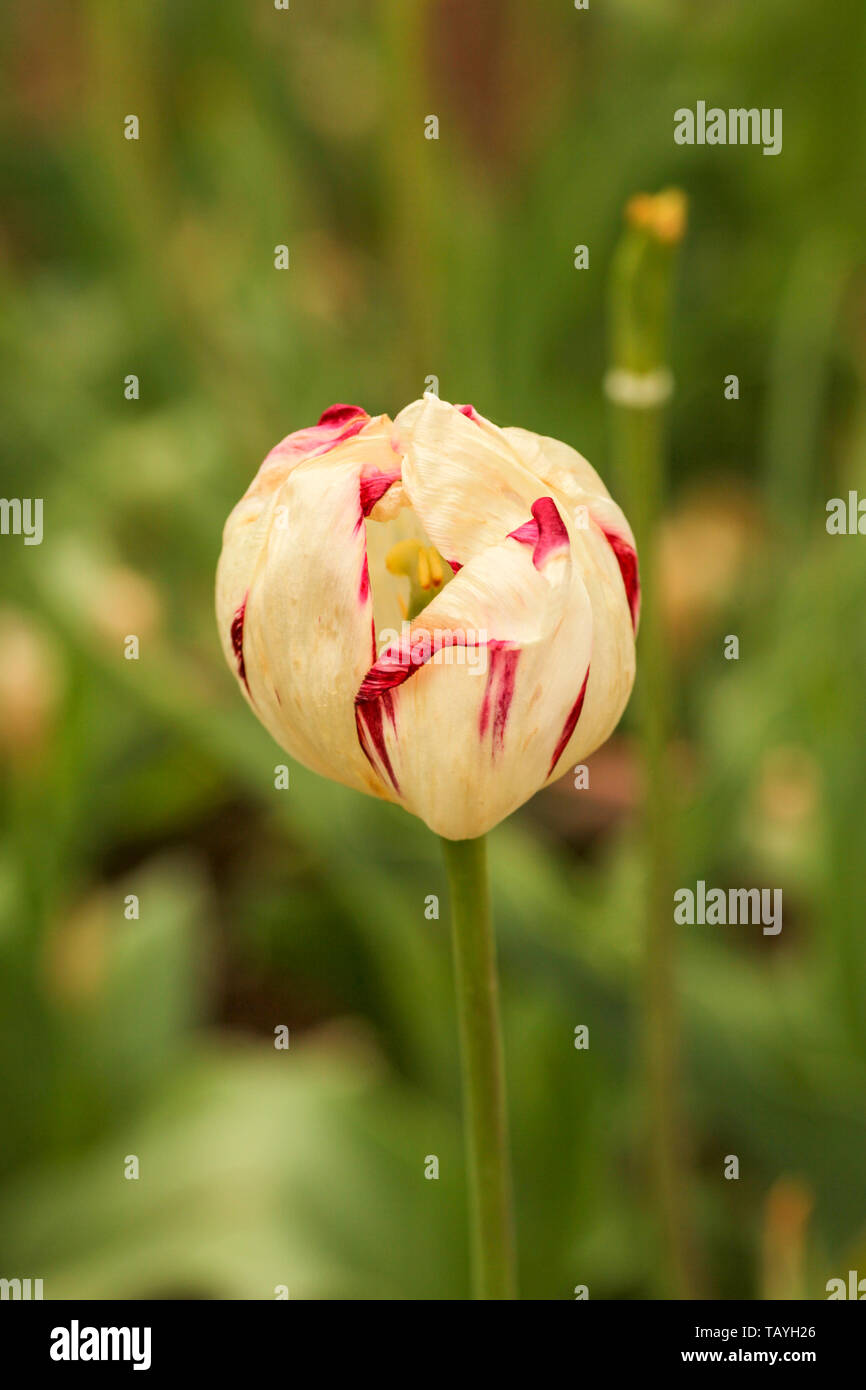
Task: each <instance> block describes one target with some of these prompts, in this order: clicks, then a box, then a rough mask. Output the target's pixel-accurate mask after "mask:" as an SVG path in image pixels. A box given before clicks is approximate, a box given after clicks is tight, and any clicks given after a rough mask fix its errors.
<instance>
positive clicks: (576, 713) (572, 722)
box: [547, 666, 589, 777]
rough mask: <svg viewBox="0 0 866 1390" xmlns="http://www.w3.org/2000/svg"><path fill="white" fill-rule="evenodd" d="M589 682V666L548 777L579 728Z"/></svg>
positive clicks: (551, 761) (561, 735)
mask: <svg viewBox="0 0 866 1390" xmlns="http://www.w3.org/2000/svg"><path fill="white" fill-rule="evenodd" d="M588 680H589V667H588V666H587V668H586V675H585V676H584V678H583V685H582V686H581V687H580V694H579V695H578V697H577V699H576V700H575V702H574V704H573V705H572V707H571V709H570V710H569V714H568V718H567V719H566V721H565V724H564V726H563V729H562V733H561V734H560V736H559V742H558V743H557V745H556V751H555V752H554V754H553V757H552V758H551V760H550V767H549V768H548V769H547V775H548V777H549V776H550V774H551V773H552V772H553V769H554V768H555V767H556V764H557V763H558V762H559V760H560V758H561V757H562V755H563V753H564V752H565V747H566V744H567V743H568V740H569V739H570V738H571V736H572V734H573V733H574V731H575V728H576V727H577V721H578V719H579V718H580V711H581V710H582V709H583V701H584V698H585V696H586V683H587V681H588Z"/></svg>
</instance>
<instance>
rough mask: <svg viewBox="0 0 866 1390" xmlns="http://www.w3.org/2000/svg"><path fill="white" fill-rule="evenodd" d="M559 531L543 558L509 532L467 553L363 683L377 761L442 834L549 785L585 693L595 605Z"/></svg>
mask: <svg viewBox="0 0 866 1390" xmlns="http://www.w3.org/2000/svg"><path fill="white" fill-rule="evenodd" d="M548 500H549V499H548ZM549 506H550V508H551V509H553V503H552V502H550V503H549ZM553 515H554V516H555V515H556V513H555V512H554V513H553ZM524 522H525V518H524ZM561 534H562V542H561V543H559V544H553V545H551V546H549V547H548V548H547V550H546V553H545V554H544V557H543V558H540V556H539V555H538V552H537V550H536V549H535V547H534V546H533V544H532V542H531V540H527V541H523V542H521V541H519V540H516V539H512V538H507V539H503V540H501V541H500V543H499V544H498V545H496V546H494V547H491V548H489V549H488V550H487V551H485V552H484V554H482V555H479V556H478V557H477V558H476V559H474V560H470V561H469V563H468V564H467V565H466V566H465V567H464V568H463V569H462V570H461V571H460V572H459V574H458V575H457V576H456V578H455V579H454V580H453V581H452V582H451V583H450V584H449V585H448V586H447V587H446V588H445V589H444V590H443V591H442V592H441V594H439V595H437V597H436V598H435V599H434V600H433V601H432V602H431V603H430V604H429V605H428V607H427V608H425V609H424V611H423V613H421V614H420V615H419V617H418V618H417V619H416V620H415V622H414V623H413V624H412V640H413V647H412V649H408V650H407V649H403V650H401V651H397V652H395V653H392V654H391V659H389V658H388V657H386V658H384V659H382V660H380V662H379V663H377V667H376V669H375V671H374V672H373V673H372V674H371V677H370V678H369V679H368V681H367V682H366V685H365V688H364V689H362V692H361V701H360V703H359V719H360V726H361V729H362V733H366V734H367V739H366V742H367V746H368V751H369V753H370V757H371V760H372V762H373V763H374V765H376V766H377V767H378V768H379V770H380V773H381V775H382V776H383V778H384V779H385V780H386V781H391V780H392V779H393V785H394V786H395V787H396V788H397V789H398V790H399V796H400V799H401V801H402V802H403V804H404V805H405V806H406V807H407V809H408V810H410V811H412V812H414V814H416V815H418V816H420V817H421V819H422V820H424V821H425V822H426V823H427V825H428V826H430V828H431V829H432V830H434V831H435V832H436V833H438V834H440V835H444V836H446V838H449V839H464V838H470V837H472V836H476V835H480V834H483V833H484V832H485V831H486V830H488V829H490V828H491V827H492V826H493V825H495V824H497V822H498V821H500V820H502V819H503V818H504V817H505V816H507V815H508V814H509V813H510V812H511V811H513V810H514V809H515V808H516V807H517V806H520V805H521V804H522V803H523V802H524V801H526V800H527V799H528V798H529V797H530V796H532V795H533V793H534V792H536V791H537V790H538V789H539V787H541V786H543V785H544V782H545V781H546V780H547V778H548V776H549V773H550V766H551V761H552V758H553V756H554V753H555V750H556V748H557V746H558V744H559V741H560V739H561V736H562V733H563V730H564V729H565V727H566V725H567V721H568V719H569V716H570V713H571V711H572V710H573V709H574V706H575V704H576V702H577V700H578V697H579V695H580V692H581V689H582V687H583V684H584V681H585V679H586V674H587V669H588V668H589V664H590V658H591V654H592V646H593V616H592V610H591V605H590V599H589V595H588V593H587V590H586V588H585V586H584V584H583V581H582V578H581V576H580V574H579V573H576V572H575V570H574V567H573V565H572V560H571V555H570V549H569V544H568V538H567V535H566V533H565V530H564V528H562V532H561ZM535 559H539V560H540V563H539V566H537V565H536V563H535V562H534V561H535ZM431 651H432V652H434V654H433V655H432V656H431V657H430V659H429V660H426V661H425V660H424V658H425V656H428V655H429V654H430V652H431ZM365 694H367V695H377V696H378V698H375V699H369V700H365V698H364V696H365ZM368 715H369V716H370V717H369V718H368ZM579 722H580V721H579V720H578V724H579Z"/></svg>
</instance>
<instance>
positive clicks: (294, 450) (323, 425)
mask: <svg viewBox="0 0 866 1390" xmlns="http://www.w3.org/2000/svg"><path fill="white" fill-rule="evenodd" d="M369 420H370V416H369V415H368V414H367V412H366V410H363V409H362V408H361V406H359V405H332V406H329V407H328V409H327V410H325V411H323V413H322V415H321V417H320V419H319V423H318V424H317V425H309V426H307V428H305V429H302V430H295V431H294V433H293V434H288V435H286V437H285V439H281V440H280V442H279V444H276V445H274V447H273V449H271V451H270V453H269V454H268V456H267V459H266V460H265V462H267V461H268V459H275V458H289V459H294V460H295V462H296V463H300V461H301V460H302V459H305V458H316V457H318V456H319V455H320V454H327V453H328V452H329V450H331V449H334V448H336V446H337V445H338V444H342V443H343V441H344V440H346V439H351V438H352V436H353V435H356V434H360V432H361V430H362V429H363V428H364V426H365V425H366V424H368V423H369Z"/></svg>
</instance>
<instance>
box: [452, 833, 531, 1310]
mask: <svg viewBox="0 0 866 1390" xmlns="http://www.w3.org/2000/svg"><path fill="white" fill-rule="evenodd" d="M442 846H443V850H444V854H445V865H446V868H447V870H448V882H449V886H450V890H451V921H452V933H453V942H454V978H455V984H456V990H457V1014H458V1020H459V1026H460V1058H461V1070H462V1074H463V1078H462V1079H463V1114H464V1125H465V1130H466V1154H467V1176H468V1186H469V1209H470V1221H471V1227H472V1290H473V1296H474V1297H475V1298H482V1299H510V1298H516V1297H517V1276H516V1256H515V1242H514V1218H513V1214H512V1200H511V1174H510V1165H509V1158H508V1125H507V1121H506V1114H505V1080H504V1067H503V1054H502V1029H501V1025H500V1020H499V989H498V984H497V976H496V944H495V940H494V935H493V917H492V914H491V910H490V885H489V882H488V875H487V842H486V840H485V839H484V837H483V836H482V837H481V838H480V839H477V840H443V841H442Z"/></svg>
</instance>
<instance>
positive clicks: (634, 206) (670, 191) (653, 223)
mask: <svg viewBox="0 0 866 1390" xmlns="http://www.w3.org/2000/svg"><path fill="white" fill-rule="evenodd" d="M688 210H689V204H688V199H687V198H686V195H685V193H683V191H682V189H681V188H665V189H663V190H662V192H661V193H636V194H635V196H634V197H633V198H630V199H629V201H628V202H627V203H626V208H625V220H626V222H627V223H628V225H629V226H630V227H637V228H638V229H639V230H641V231H645V232H648V233H649V234H650V236H653V237H655V239H656V241H660V242H661V243H662V244H663V245H665V246H675V245H676V244H677V243H678V242H680V241H682V239H683V237H684V236H685V233H686V225H687V222H688Z"/></svg>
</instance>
